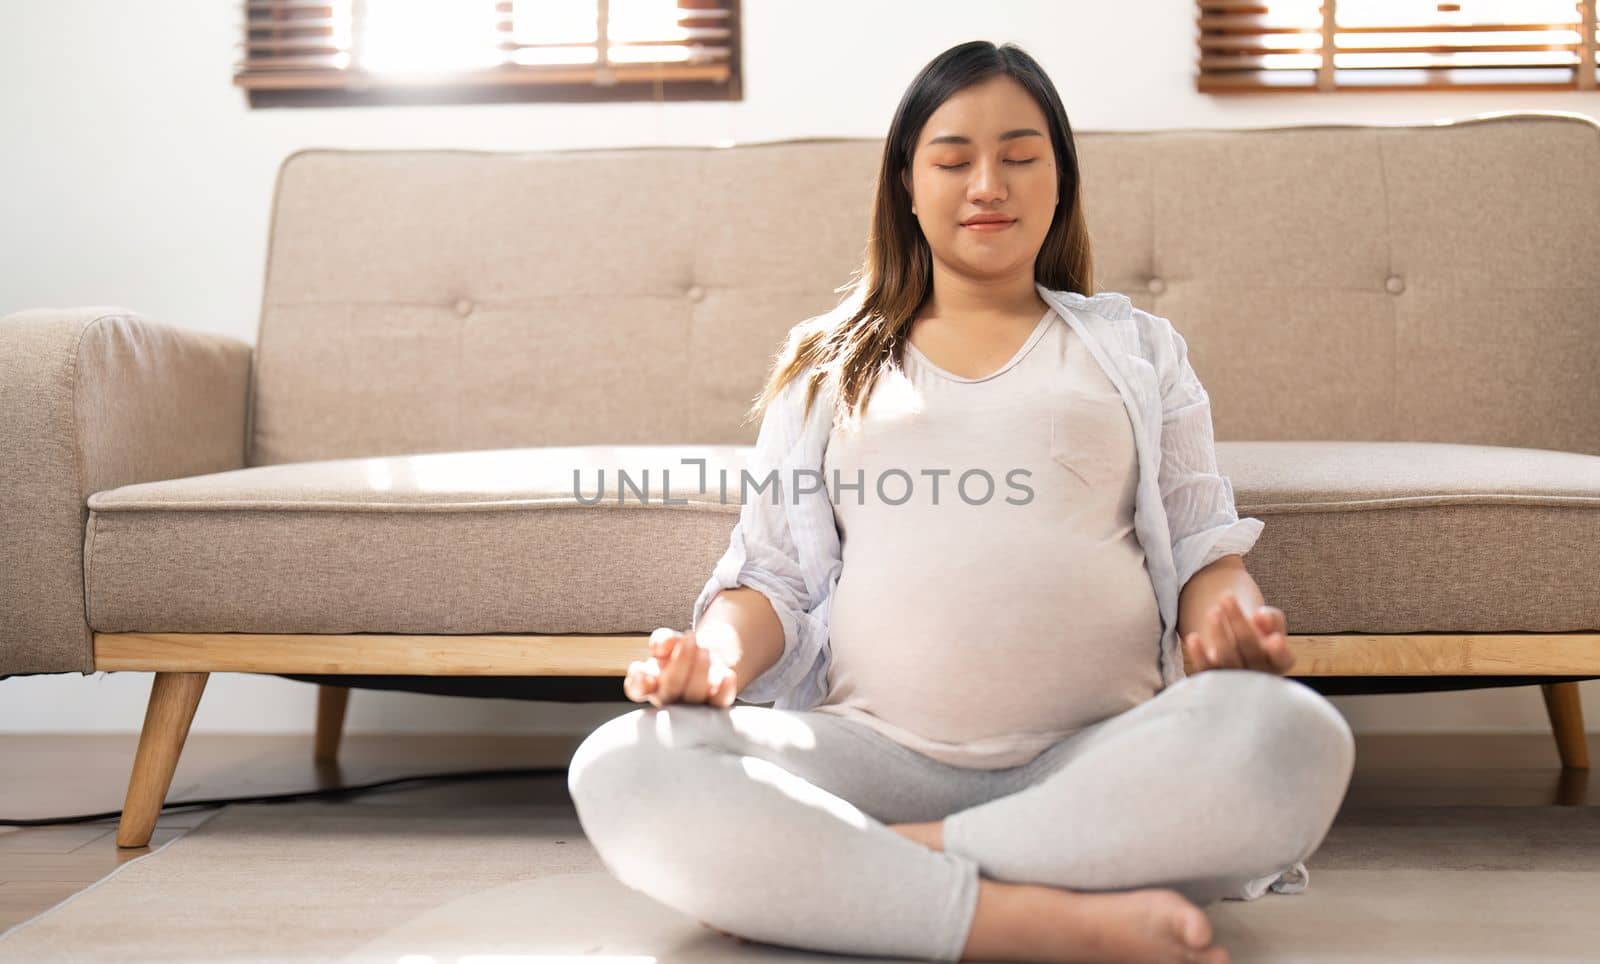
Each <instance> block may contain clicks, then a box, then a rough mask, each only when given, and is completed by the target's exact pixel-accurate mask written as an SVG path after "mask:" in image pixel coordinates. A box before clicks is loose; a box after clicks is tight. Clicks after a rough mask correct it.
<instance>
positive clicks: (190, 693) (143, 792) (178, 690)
mask: <svg viewBox="0 0 1600 964" xmlns="http://www.w3.org/2000/svg"><path fill="white" fill-rule="evenodd" d="M210 675H211V674H210V673H157V674H156V678H155V681H154V682H153V683H151V685H150V704H149V706H147V707H146V708H145V712H144V729H143V730H141V731H140V732H139V750H138V752H137V753H136V754H135V756H134V758H133V775H132V776H131V777H129V779H128V796H127V798H126V800H125V801H124V802H123V804H122V820H121V822H120V823H118V825H117V846H118V847H144V846H147V845H149V843H150V835H151V834H152V833H154V832H155V829H156V820H157V818H159V817H160V816H161V805H162V804H163V803H165V802H166V799H167V791H168V790H169V789H171V788H172V774H173V773H174V772H175V771H176V770H177V769H178V755H179V754H181V753H182V752H183V741H184V740H186V739H188V738H189V724H190V723H192V722H194V711H195V709H196V708H197V707H198V706H199V705H200V694H201V693H202V692H204V691H205V688H206V680H207V679H208V678H209V677H210Z"/></svg>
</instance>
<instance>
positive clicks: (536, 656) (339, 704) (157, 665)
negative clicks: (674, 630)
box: [94, 632, 1600, 847]
mask: <svg viewBox="0 0 1600 964" xmlns="http://www.w3.org/2000/svg"><path fill="white" fill-rule="evenodd" d="M380 638H381V639H382V640H383V642H382V644H381V645H374V636H373V634H370V633H367V634H357V635H295V634H282V633H270V634H256V633H99V632H97V633H95V634H94V663H95V670H96V671H117V672H129V671H132V672H153V673H155V674H156V675H155V680H154V682H153V683H152V685H151V689H150V703H149V706H148V708H147V709H146V711H145V718H144V729H143V730H142V731H141V732H140V734H139V748H138V751H137V753H136V754H135V757H134V762H133V773H132V775H131V777H130V778H129V780H128V793H127V798H126V802H125V803H124V805H123V811H122V819H121V822H120V823H119V825H118V827H117V846H119V847H143V846H146V845H147V844H148V843H149V842H150V836H151V833H152V832H153V831H154V829H155V825H156V820H157V818H158V817H159V816H160V814H161V808H162V805H163V804H164V803H165V801H166V796H167V791H168V790H169V789H170V788H171V786H172V776H173V773H174V771H175V770H176V769H177V765H178V757H179V755H180V754H181V753H182V752H183V744H184V741H185V740H186V739H187V738H188V735H189V725H190V723H192V722H193V720H194V714H195V710H196V708H198V707H199V705H200V696H201V694H202V693H203V692H204V690H205V685H206V680H207V679H208V678H209V677H210V675H211V674H212V673H304V674H326V675H341V674H342V675H350V674H379V675H385V674H395V675H426V676H602V677H606V676H609V677H616V678H617V679H618V680H619V681H620V679H621V678H622V677H623V676H624V675H625V674H626V672H627V666H628V664H629V663H630V662H632V661H633V660H635V659H639V658H640V656H641V654H642V653H644V652H645V651H646V640H648V639H649V635H648V634H645V633H640V634H629V635H620V636H598V635H584V636H582V637H573V636H516V635H486V636H406V635H384V636H381V637H380ZM579 638H581V639H582V641H583V644H582V645H581V646H575V645H574V644H573V641H574V639H579ZM1289 644H1290V648H1291V650H1292V651H1293V652H1294V654H1295V657H1296V659H1295V665H1294V667H1293V669H1292V670H1291V671H1290V672H1289V673H1288V675H1289V676H1291V677H1307V676H1368V677H1392V676H1454V675H1462V676H1530V677H1544V676H1575V677H1585V676H1600V633H1508V634H1503V635H1496V634H1459V635H1458V634H1448V633H1429V634H1424V635H1414V636H1408V635H1357V634H1338V635H1326V636H1314V635H1305V636H1290V637H1289ZM1540 688H1541V690H1542V691H1543V693H1544V703H1545V710H1546V712H1547V713H1548V715H1549V718H1550V726H1551V729H1552V730H1553V731H1554V734H1555V739H1556V748H1557V750H1558V752H1559V754H1560V759H1561V765H1562V767H1563V768H1564V770H1587V769H1588V767H1589V753H1588V744H1587V743H1586V737H1585V734H1584V727H1583V708H1582V704H1581V703H1580V702H1579V691H1578V683H1577V681H1572V682H1565V683H1541V684H1540ZM349 695H350V690H349V688H348V687H342V686H319V687H318V698H317V722H316V736H315V749H314V754H315V758H316V759H317V760H318V761H321V762H331V761H333V760H334V759H335V758H336V757H337V755H338V752H339V740H340V736H341V734H342V732H343V729H344V716H345V707H346V705H347V703H348V700H349ZM617 699H618V700H619V701H624V700H625V699H626V697H624V696H623V694H622V687H621V685H620V682H619V685H618V687H617ZM1573 783H1574V785H1579V784H1578V782H1577V781H1573ZM1579 792H1581V791H1579ZM1577 802H1581V801H1577Z"/></svg>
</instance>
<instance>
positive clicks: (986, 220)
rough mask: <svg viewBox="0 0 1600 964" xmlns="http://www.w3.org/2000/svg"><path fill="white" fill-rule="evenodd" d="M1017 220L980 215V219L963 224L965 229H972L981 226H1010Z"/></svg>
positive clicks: (963, 222) (969, 220)
mask: <svg viewBox="0 0 1600 964" xmlns="http://www.w3.org/2000/svg"><path fill="white" fill-rule="evenodd" d="M1015 220H1016V218H1008V217H1002V216H999V215H979V216H978V217H975V218H969V219H968V220H966V221H962V222H961V224H962V225H963V226H964V227H969V228H970V227H975V226H976V225H980V224H1010V223H1011V222H1012V221H1015Z"/></svg>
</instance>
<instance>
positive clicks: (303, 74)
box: [234, 0, 741, 107]
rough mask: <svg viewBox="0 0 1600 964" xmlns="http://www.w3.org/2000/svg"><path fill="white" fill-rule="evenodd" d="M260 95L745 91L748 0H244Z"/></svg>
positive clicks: (246, 47)
mask: <svg viewBox="0 0 1600 964" xmlns="http://www.w3.org/2000/svg"><path fill="white" fill-rule="evenodd" d="M243 11H244V23H243V39H242V41H241V43H240V50H241V56H240V58H239V60H238V61H237V63H236V65H235V69H234V83H235V84H236V85H237V86H239V87H241V88H243V89H244V90H245V91H246V92H247V93H248V95H249V98H250V103H251V106H256V107H261V106H295V105H304V106H325V105H330V104H395V103H481V102H486V101H507V100H523V101H525V100H739V99H740V98H741V93H740V55H739V53H740V50H739V48H740V44H739V35H740V30H739V0H244V3H243Z"/></svg>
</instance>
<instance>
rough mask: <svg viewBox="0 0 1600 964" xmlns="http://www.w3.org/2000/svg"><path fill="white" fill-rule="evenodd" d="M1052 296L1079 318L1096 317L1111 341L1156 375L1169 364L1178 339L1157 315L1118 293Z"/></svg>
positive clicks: (1068, 293)
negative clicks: (1148, 365)
mask: <svg viewBox="0 0 1600 964" xmlns="http://www.w3.org/2000/svg"><path fill="white" fill-rule="evenodd" d="M1052 293H1053V294H1054V295H1056V296H1057V297H1058V298H1060V299H1061V300H1062V301H1063V302H1065V303H1066V304H1067V306H1068V307H1070V308H1071V309H1072V310H1073V311H1074V312H1077V313H1079V316H1080V317H1083V316H1084V315H1090V316H1094V317H1096V318H1098V319H1099V320H1100V321H1101V322H1102V323H1104V324H1105V325H1106V326H1107V327H1108V328H1109V329H1110V331H1111V333H1112V337H1113V338H1116V339H1118V340H1120V341H1122V342H1123V343H1124V348H1125V349H1126V350H1127V351H1129V352H1131V353H1133V354H1135V355H1137V356H1138V357H1140V358H1143V359H1144V360H1145V361H1147V362H1149V363H1150V364H1151V365H1152V366H1154V367H1155V369H1156V370H1157V371H1158V372H1159V371H1163V370H1164V369H1165V368H1166V367H1167V365H1168V364H1169V363H1170V361H1171V359H1172V357H1173V349H1174V342H1176V341H1178V340H1179V339H1178V335H1177V329H1176V328H1174V327H1173V325H1172V322H1170V321H1168V320H1167V319H1165V318H1163V317H1161V316H1160V315H1157V314H1152V313H1150V312H1148V311H1145V310H1144V309H1142V308H1137V307H1135V306H1134V304H1133V300H1132V299H1130V298H1129V297H1128V296H1127V295H1125V294H1122V293H1121V292H1118V291H1102V292H1101V293H1099V294H1096V295H1084V294H1079V293H1078V292H1076V291H1055V290H1052Z"/></svg>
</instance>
